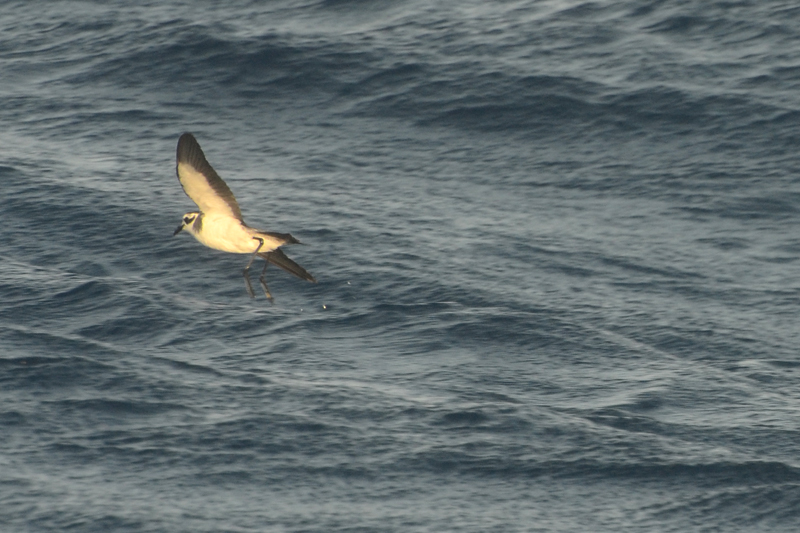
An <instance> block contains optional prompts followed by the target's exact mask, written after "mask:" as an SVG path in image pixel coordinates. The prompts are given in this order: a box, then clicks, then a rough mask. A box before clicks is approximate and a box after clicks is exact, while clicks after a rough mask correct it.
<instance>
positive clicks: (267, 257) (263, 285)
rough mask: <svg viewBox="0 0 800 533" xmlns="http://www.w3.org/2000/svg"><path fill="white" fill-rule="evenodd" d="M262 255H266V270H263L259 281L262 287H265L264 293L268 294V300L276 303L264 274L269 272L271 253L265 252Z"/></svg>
mask: <svg viewBox="0 0 800 533" xmlns="http://www.w3.org/2000/svg"><path fill="white" fill-rule="evenodd" d="M262 257H264V270H262V271H261V275H260V276H259V277H258V281H259V282H260V283H261V288H262V289H264V294H265V295H266V296H267V300H269V301H270V303H274V300H273V299H272V294H270V292H269V289H268V288H267V279H266V278H265V277H264V275H265V274H266V273H267V267H268V266H269V254H264V255H263V256H262Z"/></svg>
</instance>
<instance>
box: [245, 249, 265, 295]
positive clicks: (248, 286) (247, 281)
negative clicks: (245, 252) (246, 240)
mask: <svg viewBox="0 0 800 533" xmlns="http://www.w3.org/2000/svg"><path fill="white" fill-rule="evenodd" d="M253 238H254V239H256V240H257V241H258V248H256V251H255V252H253V255H251V256H250V261H248V262H247V266H246V267H244V270H243V271H242V275H243V276H244V287H245V288H246V289H247V294H249V295H250V298H255V297H256V293H254V292H253V285H252V284H251V283H250V265H252V264H253V261H254V260H255V258H256V256H257V255H258V251H259V250H260V249H261V247H262V246H264V239H260V238H258V237H253Z"/></svg>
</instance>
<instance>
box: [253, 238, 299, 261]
mask: <svg viewBox="0 0 800 533" xmlns="http://www.w3.org/2000/svg"><path fill="white" fill-rule="evenodd" d="M259 231H260V230H259ZM261 233H263V234H264V235H269V236H270V237H275V238H276V239H280V240H282V241H283V244H303V243H302V242H300V241H298V240H297V239H295V238H294V237H292V236H291V235H290V234H288V233H275V232H274V231H261ZM284 257H286V256H284ZM276 264H277V263H276Z"/></svg>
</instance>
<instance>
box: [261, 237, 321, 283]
mask: <svg viewBox="0 0 800 533" xmlns="http://www.w3.org/2000/svg"><path fill="white" fill-rule="evenodd" d="M290 237H291V235H290ZM258 255H259V257H263V258H264V259H266V260H267V261H269V262H270V263H272V264H273V265H275V266H279V267H281V268H282V269H284V270H285V271H286V272H288V273H289V274H294V275H295V276H297V277H298V278H300V279H305V280H308V281H310V282H311V283H316V282H317V280H315V279H314V276H312V275H311V274H309V273H308V271H307V270H306V269H305V268H303V267H301V266H300V265H298V264H297V263H295V262H294V261H292V260H291V259H289V258H288V257H286V254H285V253H283V251H282V250H281V249H280V248H276V249H275V250H273V251H271V252H267V253H264V254H258Z"/></svg>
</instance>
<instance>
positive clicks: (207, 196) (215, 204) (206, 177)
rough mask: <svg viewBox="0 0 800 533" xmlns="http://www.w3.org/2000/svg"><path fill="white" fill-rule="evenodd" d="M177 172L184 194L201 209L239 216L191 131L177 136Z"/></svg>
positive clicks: (234, 216) (236, 206)
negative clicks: (179, 136) (178, 137)
mask: <svg viewBox="0 0 800 533" xmlns="http://www.w3.org/2000/svg"><path fill="white" fill-rule="evenodd" d="M176 160H177V163H176V172H177V173H178V180H180V182H181V185H182V186H183V190H184V192H186V195H187V196H188V197H189V198H191V199H192V201H193V202H194V203H196V204H197V207H199V208H200V211H202V212H203V213H220V214H226V215H228V216H231V217H233V218H237V219H239V220H242V212H241V211H240V210H239V204H238V203H236V198H235V197H234V196H233V193H232V192H231V190H230V189H229V188H228V186H227V185H226V184H225V182H224V181H222V178H220V177H219V174H217V173H216V171H215V170H214V169H213V168H212V167H211V165H209V164H208V161H206V156H205V155H204V154H203V150H201V149H200V145H199V144H198V143H197V140H196V139H195V138H194V135H192V134H191V133H184V134H183V135H181V138H180V139H178V152H177V155H176Z"/></svg>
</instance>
